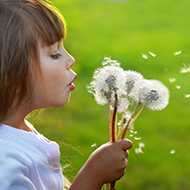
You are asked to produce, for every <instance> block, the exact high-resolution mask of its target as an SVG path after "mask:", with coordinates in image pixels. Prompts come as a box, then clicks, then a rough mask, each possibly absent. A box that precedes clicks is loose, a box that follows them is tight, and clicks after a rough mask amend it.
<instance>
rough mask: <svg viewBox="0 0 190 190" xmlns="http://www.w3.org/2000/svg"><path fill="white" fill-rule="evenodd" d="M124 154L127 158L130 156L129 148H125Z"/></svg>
mask: <svg viewBox="0 0 190 190" xmlns="http://www.w3.org/2000/svg"><path fill="white" fill-rule="evenodd" d="M124 155H125V158H127V157H128V156H129V151H128V150H124Z"/></svg>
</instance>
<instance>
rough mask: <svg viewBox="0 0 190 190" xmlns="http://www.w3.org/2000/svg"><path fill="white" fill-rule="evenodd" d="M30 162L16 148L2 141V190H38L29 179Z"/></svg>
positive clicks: (0, 164) (0, 143) (0, 153)
mask: <svg viewBox="0 0 190 190" xmlns="http://www.w3.org/2000/svg"><path fill="white" fill-rule="evenodd" d="M29 162H30V159H29V158H28V157H27V155H25V153H24V152H22V151H21V150H19V149H18V148H17V147H16V146H14V145H12V144H11V143H9V142H4V141H3V142H2V141H0V190H37V189H36V188H35V186H34V184H33V183H32V181H31V180H30V178H29V176H30V173H29V169H28V167H27V164H29Z"/></svg>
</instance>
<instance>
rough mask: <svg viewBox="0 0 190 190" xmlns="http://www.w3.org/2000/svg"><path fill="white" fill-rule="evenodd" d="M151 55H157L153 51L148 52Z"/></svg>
mask: <svg viewBox="0 0 190 190" xmlns="http://www.w3.org/2000/svg"><path fill="white" fill-rule="evenodd" d="M148 53H149V54H150V55H152V57H156V54H154V53H152V52H150V51H149V52H148Z"/></svg>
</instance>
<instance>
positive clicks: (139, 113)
mask: <svg viewBox="0 0 190 190" xmlns="http://www.w3.org/2000/svg"><path fill="white" fill-rule="evenodd" d="M145 108H146V105H144V106H143V107H142V108H141V109H140V110H139V112H138V113H137V115H136V116H135V117H134V119H133V121H132V122H131V124H130V125H133V124H134V123H135V121H136V120H137V119H138V117H139V116H140V115H141V113H142V112H143V110H144V109H145Z"/></svg>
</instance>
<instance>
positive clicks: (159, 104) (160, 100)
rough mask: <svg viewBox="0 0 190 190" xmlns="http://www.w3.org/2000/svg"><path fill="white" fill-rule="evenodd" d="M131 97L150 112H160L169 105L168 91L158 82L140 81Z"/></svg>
mask: <svg viewBox="0 0 190 190" xmlns="http://www.w3.org/2000/svg"><path fill="white" fill-rule="evenodd" d="M132 96H133V97H134V99H135V100H136V101H140V102H141V104H143V105H146V107H148V108H149V109H151V110H162V109H164V108H165V107H166V106H167V105H168V103H169V90H168V88H167V87H166V86H165V85H164V84H162V83H161V82H160V81H158V80H147V79H144V80H141V81H140V82H139V83H138V84H137V85H136V88H135V91H134V92H133V93H132Z"/></svg>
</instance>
